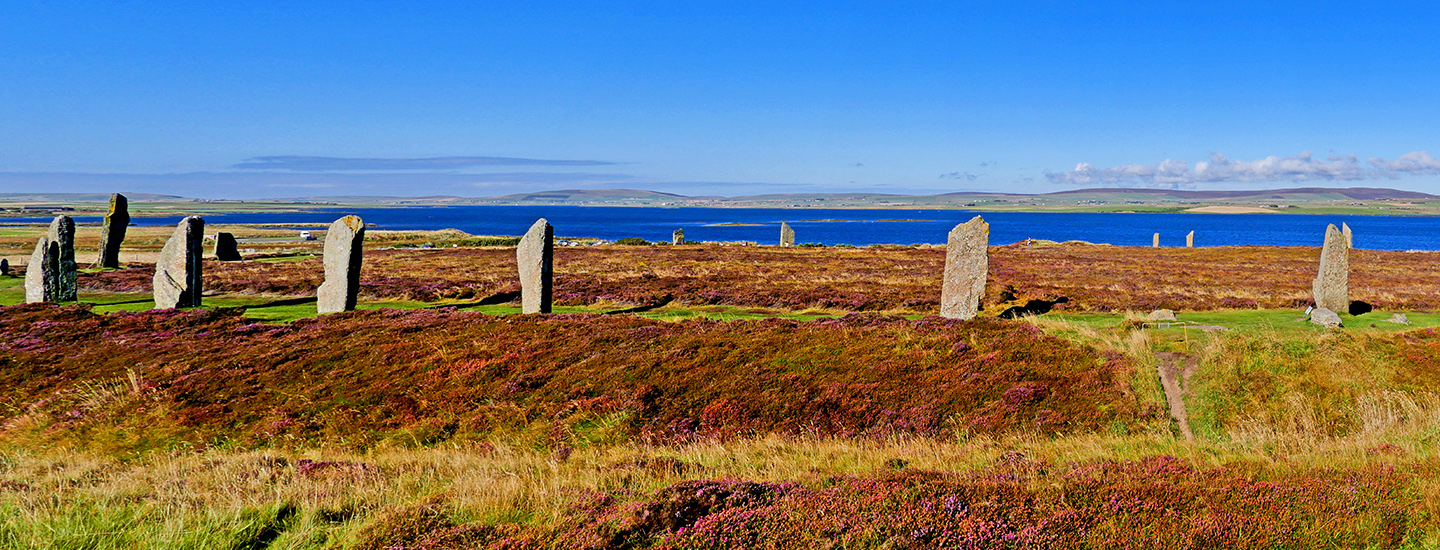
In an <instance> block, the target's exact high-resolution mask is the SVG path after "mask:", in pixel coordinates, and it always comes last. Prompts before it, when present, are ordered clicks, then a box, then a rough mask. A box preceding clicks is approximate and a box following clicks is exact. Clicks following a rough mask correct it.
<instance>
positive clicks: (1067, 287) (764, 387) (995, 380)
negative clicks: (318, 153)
mask: <svg viewBox="0 0 1440 550" xmlns="http://www.w3.org/2000/svg"><path fill="white" fill-rule="evenodd" d="M470 238H471V237H468V236H464V235H456V234H453V233H444V234H414V235H395V236H388V237H381V238H376V239H374V240H373V242H371V243H370V249H368V250H366V264H365V271H364V272H363V274H362V280H361V285H362V286H361V291H362V292H361V299H362V311H356V312H348V313H340V314H334V315H326V316H319V317H317V316H315V315H314V302H313V295H314V287H315V286H317V285H318V284H319V282H320V262H319V258H318V257H315V256H314V255H313V253H314V251H313V250H307V249H305V247H306V246H313V245H309V244H305V243H298V244H275V245H273V247H274V249H273V250H266V251H264V252H258V253H255V254H252V258H253V259H252V260H249V261H245V262H223V263H222V262H212V261H208V260H207V262H206V265H205V277H206V286H207V295H206V298H205V299H206V303H207V307H206V308H203V309H195V310H183V311H148V308H149V307H150V304H149V302H148V299H147V290H148V285H149V276H150V275H151V274H153V269H152V268H150V267H149V266H147V265H146V264H144V263H143V262H139V261H132V262H130V263H129V264H127V265H126V266H124V267H123V268H121V269H118V270H86V271H85V272H83V273H82V274H81V279H80V281H81V287H82V298H81V303H79V304H71V305H45V304H35V305H7V306H4V307H3V308H0V546H4V547H7V548H10V547H14V548H138V547H145V548H374V549H382V548H384V549H388V548H436V549H439V548H797V547H829V548H1155V547H1159V548H1213V547H1217V546H1220V547H1235V548H1337V547H1338V548H1422V547H1430V546H1433V545H1435V544H1440V520H1437V518H1440V516H1437V515H1436V514H1437V512H1440V483H1436V482H1435V481H1434V480H1435V479H1436V472H1437V471H1440V458H1437V455H1436V444H1435V439H1434V434H1436V433H1440V336H1437V335H1436V334H1435V330H1434V328H1433V327H1435V326H1440V316H1436V315H1433V314H1432V313H1431V312H1432V311H1433V310H1435V309H1436V307H1435V305H1434V304H1436V303H1437V299H1440V294H1437V293H1436V291H1435V289H1436V288H1437V285H1436V284H1434V283H1435V282H1436V281H1435V279H1437V278H1440V269H1437V268H1434V267H1432V266H1431V265H1430V262H1428V261H1427V259H1428V258H1429V256H1430V254H1427V253H1398V252H1373V251H1355V253H1354V254H1352V256H1351V262H1352V266H1353V271H1352V274H1351V279H1350V281H1351V283H1350V284H1351V289H1352V290H1351V298H1352V299H1354V300H1357V301H1363V302H1366V303H1367V304H1368V305H1369V306H1371V307H1373V308H1374V311H1371V312H1365V311H1359V310H1357V311H1355V313H1356V314H1355V315H1348V314H1346V315H1343V317H1344V320H1345V323H1346V327H1344V328H1342V329H1337V330H1327V329H1323V328H1320V327H1316V326H1313V325H1309V324H1307V323H1306V322H1305V321H1304V316H1303V313H1302V312H1301V311H1300V310H1303V308H1304V307H1305V306H1306V305H1307V300H1308V289H1309V282H1310V279H1311V278H1312V277H1314V270H1315V261H1316V258H1317V257H1318V250H1317V249H1314V248H1301V247H1295V248H1271V247H1226V248H1196V249H1175V248H1126V247H1110V246H1097V245H1086V244H1073V243H1072V244H1055V243H1035V244H1034V245H1028V246H1027V245H1025V244H1023V243H1020V244H1016V245H1009V246H999V247H992V249H991V264H990V276H989V284H988V287H987V296H986V298H985V300H984V305H985V309H984V312H983V313H982V316H981V317H980V318H977V319H975V320H970V321H955V320H946V319H942V318H940V317H937V316H934V315H933V314H934V313H935V312H936V310H937V304H938V300H939V296H938V294H939V291H938V288H939V271H940V268H941V266H942V265H943V261H944V255H943V250H941V249H937V248H924V247H869V248H825V247H814V248H792V249H779V248H772V247H730V246H718V245H686V246H679V247H671V246H618V245H611V246H596V247H574V248H562V249H560V250H558V251H557V254H556V264H557V270H556V271H557V274H556V284H557V289H556V297H557V301H558V303H560V304H561V305H563V306H564V307H561V308H559V311H561V313H558V314H554V315H519V314H517V313H516V311H517V308H516V307H515V306H514V301H515V300H516V296H515V295H514V294H515V291H516V290H518V286H517V284H516V283H515V281H514V277H513V275H512V273H513V270H514V266H515V263H514V262H515V260H514V255H513V254H514V252H513V249H512V248H506V247H485V246H474V245H475V244H478V243H476V242H474V241H466V239H470ZM451 244H455V245H459V246H456V247H450V245H451ZM421 245H429V246H434V248H417V247H418V246H421ZM132 252H135V253H137V254H141V253H144V252H145V250H144V249H143V247H142V248H141V249H139V250H133V251H132ZM137 257H138V256H137ZM18 281H19V280H18V279H17V278H15V277H11V278H6V279H0V303H4V304H16V303H17V302H19V301H21V300H20V299H19V297H18ZM1061 298H1064V300H1063V301H1062V300H1061ZM1031 301H1037V302H1042V303H1043V304H1044V306H1043V307H1039V306H1032V307H1031V308H1030V309H1026V310H1025V312H1026V313H1031V314H1033V315H1028V316H1027V315H1019V316H1016V315H1013V313H1014V311H1013V310H1012V315H1006V317H1012V316H1014V317H1018V318H1013V319H1012V318H1000V317H999V316H998V314H1000V313H1002V312H1004V311H1006V310H1009V309H1010V308H1012V307H1021V308H1022V309H1025V308H1024V306H1026V305H1027V304H1028V303H1030V302H1031ZM1157 308H1170V309H1175V310H1177V311H1178V313H1179V316H1180V318H1181V320H1182V322H1179V323H1176V324H1173V325H1168V326H1157V325H1155V324H1154V323H1146V322H1145V320H1144V314H1145V313H1148V312H1149V310H1151V309H1157ZM1041 310H1043V313H1042V311H1041ZM1400 312H1403V313H1407V314H1408V315H1409V320H1410V321H1411V322H1412V323H1413V324H1411V325H1400V324H1393V323H1388V322H1386V319H1388V318H1389V316H1390V315H1391V314H1392V313H1400ZM1167 389H1168V390H1169V393H1167ZM1177 402H1178V403H1179V404H1180V406H1179V407H1178V408H1177Z"/></svg>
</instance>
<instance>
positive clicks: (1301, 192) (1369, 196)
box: [1042, 187, 1440, 201]
mask: <svg viewBox="0 0 1440 550" xmlns="http://www.w3.org/2000/svg"><path fill="white" fill-rule="evenodd" d="M1064 195H1139V196H1145V197H1150V198H1158V197H1168V198H1174V199H1251V200H1258V201H1264V200H1307V199H1308V200H1345V199H1351V200H1382V199H1434V198H1440V197H1437V196H1436V195H1431V194H1428V193H1420V192H1416V191H1401V190H1399V189H1386V188H1381V187H1345V188H1332V187H1299V188H1295V189H1262V190H1245V191H1186V190H1177V189H1126V188H1108V189H1104V188H1102V189H1074V190H1070V191H1056V192H1053V193H1045V194H1043V195H1042V196H1046V197H1052V196H1064Z"/></svg>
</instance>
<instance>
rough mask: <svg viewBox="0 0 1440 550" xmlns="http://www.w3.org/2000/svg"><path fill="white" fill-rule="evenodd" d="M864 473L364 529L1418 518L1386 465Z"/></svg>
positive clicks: (1378, 522) (824, 543)
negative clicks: (468, 523)
mask: <svg viewBox="0 0 1440 550" xmlns="http://www.w3.org/2000/svg"><path fill="white" fill-rule="evenodd" d="M1023 461H1024V459H1023V457H1022V458H1020V459H1019V462H1023ZM875 475H876V477H867V476H835V477H828V478H824V479H814V480H810V481H808V482H805V483H793V482H786V483H760V482H752V481H744V480H733V479H721V480H696V481H684V482H680V483H676V484H674V485H671V486H669V487H664V488H661V489H659V490H658V491H655V492H654V493H653V494H651V495H649V496H648V497H643V498H642V499H641V500H640V501H638V502H635V501H627V500H626V499H627V498H634V497H633V496H631V495H629V494H628V493H627V492H625V491H616V492H614V493H612V494H599V495H587V496H585V497H583V498H584V503H583V504H581V505H577V506H575V507H572V508H571V509H570V512H569V514H570V516H569V518H568V519H567V520H565V521H562V523H561V525H558V526H555V527H548V528H547V527H538V526H537V527H531V528H528V529H526V528H522V527H520V526H516V525H508V526H507V525H501V526H496V527H485V528H484V529H486V530H480V529H472V530H471V531H469V532H468V533H470V534H472V535H474V536H473V537H471V538H468V539H465V540H464V541H463V545H460V544H456V545H447V544H444V543H440V544H434V543H432V544H433V545H430V546H427V545H424V544H421V545H413V546H411V545H410V544H414V541H436V540H437V537H436V534H444V533H453V532H455V531H456V529H457V528H456V527H455V526H453V525H450V524H448V523H439V522H437V523H438V525H436V526H435V527H434V528H433V530H432V531H428V532H427V531H423V530H422V531H420V532H416V530H415V529H414V528H413V527H411V528H410V529H409V530H408V531H409V532H408V533H407V532H406V531H407V530H406V529H404V528H403V527H404V526H413V525H414V524H415V522H414V520H413V519H411V518H413V517H416V516H417V514H420V513H421V512H419V511H411V512H405V513H403V514H401V518H402V519H403V521H399V520H397V521H392V520H388V519H386V520H382V521H381V522H379V523H378V524H377V525H376V526H374V527H373V528H372V529H374V530H376V531H379V532H384V533H387V534H394V535H392V536H389V537H388V538H385V539H383V540H381V539H375V540H374V542H375V543H382V544H389V545H391V547H406V548H420V547H424V548H655V549H729V548H776V549H778V548H822V547H823V548H961V549H977V550H978V549H988V548H1012V549H1060V548H1106V549H1135V550H1150V549H1155V548H1185V549H1191V548H1193V549H1197V550H1198V549H1206V548H1255V549H1262V548H1263V549H1269V548H1339V547H1344V548H1350V547H1367V548H1393V547H1396V546H1398V545H1400V544H1402V543H1404V542H1405V541H1406V538H1407V535H1408V534H1409V529H1410V527H1409V525H1410V523H1411V516H1412V515H1415V514H1420V513H1421V512H1417V511H1414V507H1415V506H1416V505H1417V504H1418V499H1417V497H1416V496H1414V495H1412V494H1410V493H1409V492H1408V491H1407V490H1406V488H1405V484H1404V482H1403V478H1401V477H1400V476H1397V475H1396V474H1395V472H1394V471H1393V470H1391V469H1386V468H1377V469H1368V470H1360V471H1349V472H1340V471H1328V470H1322V471H1309V472H1300V473H1283V474H1273V473H1267V472H1265V471H1264V470H1259V469H1249V468H1246V467H1243V466H1241V467H1231V468H1215V469H1209V470H1199V469H1195V468H1193V467H1191V465H1190V464H1188V463H1186V462H1185V461H1182V460H1179V459H1175V458H1172V457H1167V456H1159V457H1152V458H1147V459H1143V460H1139V461H1123V462H1120V461H1102V462H1088V463H1079V464H1072V465H1069V466H1065V467H1059V468H1050V467H1048V465H1044V464H1033V463H1032V464H1028V465H1026V464H1017V460H1006V461H1002V462H1000V463H997V464H996V465H995V466H993V467H990V468H986V469H981V470H978V471H974V472H966V473H957V472H938V471H916V470H902V471H899V472H894V473H883V472H877V473H876V474H875ZM432 521H434V520H432Z"/></svg>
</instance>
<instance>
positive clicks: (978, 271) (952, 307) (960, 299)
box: [940, 216, 990, 319]
mask: <svg viewBox="0 0 1440 550" xmlns="http://www.w3.org/2000/svg"><path fill="white" fill-rule="evenodd" d="M989 247H990V224H988V223H985V219H984V218H981V217H980V216H975V217H974V218H972V219H971V220H970V221H968V222H965V223H962V224H960V225H957V226H955V229H951V230H950V238H949V239H948V241H947V245H946V248H945V281H944V283H943V285H944V286H942V287H941V290H940V315H942V316H944V317H949V318H951V319H971V318H974V317H975V312H976V311H977V310H979V309H980V298H981V297H983V296H984V295H985V275H986V273H988V272H989V271H990V248H989Z"/></svg>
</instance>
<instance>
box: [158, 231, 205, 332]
mask: <svg viewBox="0 0 1440 550" xmlns="http://www.w3.org/2000/svg"><path fill="white" fill-rule="evenodd" d="M204 238H205V220H204V219H202V218H201V217H200V216H189V217H187V218H185V219H183V220H180V224H179V225H178V226H176V227H175V233H174V234H172V235H170V240H168V241H165V248H162V249H160V259H159V260H158V261H156V262H155V279H154V287H155V309H173V308H177V307H200V293H201V292H202V291H203V290H204V288H203V287H204V278H203V277H202V276H201V273H200V266H201V263H200V262H201V255H202V254H203V253H204V249H203V247H202V246H201V244H202V242H203V240H204Z"/></svg>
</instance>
